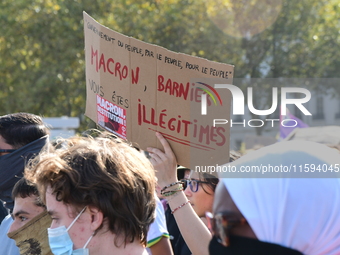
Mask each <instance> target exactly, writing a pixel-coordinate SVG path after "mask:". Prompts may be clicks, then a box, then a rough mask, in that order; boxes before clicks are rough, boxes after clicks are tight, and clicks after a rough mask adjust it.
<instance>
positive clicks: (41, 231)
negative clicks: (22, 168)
mask: <svg viewBox="0 0 340 255" xmlns="http://www.w3.org/2000/svg"><path fill="white" fill-rule="evenodd" d="M12 197H13V199H14V209H13V213H12V218H13V219H14V221H13V223H12V225H11V227H10V228H9V230H8V234H7V235H8V237H9V238H11V239H14V240H15V241H16V245H17V246H18V247H19V249H20V254H34V255H52V252H51V250H50V248H49V245H48V239H47V228H48V227H49V225H50V224H51V217H50V216H49V215H48V213H47V211H46V206H45V205H44V204H43V203H42V201H41V199H40V197H39V192H38V190H37V188H36V186H35V185H34V184H33V183H32V182H30V181H28V180H26V179H25V178H21V179H20V180H19V181H18V182H17V183H16V184H15V185H14V188H13V191H12Z"/></svg>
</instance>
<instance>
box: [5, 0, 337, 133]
mask: <svg viewBox="0 0 340 255" xmlns="http://www.w3.org/2000/svg"><path fill="white" fill-rule="evenodd" d="M270 2H272V1H266V0H242V1H241V0H240V1H236V0H233V1H232V0H166V1H161V0H147V1H141V0H124V1H123V0H113V1H112V0H110V1H109V0H97V1H89V0H15V1H13V0H2V1H1V3H0V51H1V58H0V100H1V107H0V115H2V114H6V113H10V112H17V111H27V112H32V113H36V114H41V115H43V116H45V117H50V116H61V115H67V116H72V117H74V116H78V117H81V120H82V123H83V127H86V125H87V122H90V121H89V120H88V119H86V118H83V117H82V116H83V113H84V109H85V74H84V73H85V71H84V70H85V68H84V65H85V61H84V37H83V21H82V11H86V12H87V13H88V14H90V15H91V16H93V17H94V18H95V19H97V20H98V21H99V22H100V23H102V24H104V25H106V26H108V27H110V28H111V29H114V30H116V31H118V32H121V33H123V34H125V35H129V36H132V37H135V38H137V39H140V40H143V41H146V42H149V43H154V44H157V45H160V46H163V47H165V48H168V49H170V50H173V51H177V52H183V53H187V54H191V55H195V56H199V57H204V58H207V59H210V60H214V61H218V62H224V63H228V64H233V65H235V77H238V78H244V77H252V78H266V77H271V78H279V77H324V78H327V77H339V69H340V60H339V59H340V57H339V54H340V53H339V51H338V47H339V46H338V45H339V43H340V23H339V18H340V17H339V15H340V5H339V3H338V1H337V0H300V1H289V0H282V1H280V0H277V1H276V5H275V6H274V7H273V8H270V6H269V7H268V8H267V7H266V5H268V3H270ZM274 14H275V15H274ZM269 16H273V17H274V19H273V20H271V21H270V22H269V21H268V20H269V18H266V17H269ZM265 22H267V23H268V24H269V25H267V26H265V27H264V28H263V26H264V25H263V23H265ZM248 26H249V28H248ZM256 26H258V27H261V29H258V30H259V31H260V32H259V31H257V30H256V29H255V28H256ZM254 27H255V28H254ZM247 29H248V30H247ZM230 31H231V32H230ZM244 31H246V32H244ZM247 31H251V32H247ZM254 31H255V32H254ZM255 105H256V104H255ZM262 107H265V106H262Z"/></svg>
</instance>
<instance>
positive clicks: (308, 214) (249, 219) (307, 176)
mask: <svg viewBox="0 0 340 255" xmlns="http://www.w3.org/2000/svg"><path fill="white" fill-rule="evenodd" d="M230 165H231V166H234V167H236V169H241V168H240V167H246V166H260V165H262V166H268V165H271V166H277V165H282V166H290V165H292V166H294V165H296V166H298V167H299V166H301V167H303V168H304V169H306V170H307V168H308V167H310V169H312V168H313V166H315V169H317V168H318V166H320V168H321V169H323V170H322V171H321V170H320V171H318V170H315V171H312V172H311V171H308V172H307V171H303V172H302V174H300V171H297V172H299V173H298V175H296V173H297V172H294V171H293V173H289V174H288V175H287V178H283V177H282V178H279V177H280V173H277V178H275V177H273V178H263V177H262V178H261V177H260V176H258V175H257V174H256V173H255V174H249V175H250V176H249V177H248V178H230V176H229V178H227V177H228V175H227V174H221V175H220V177H221V178H222V179H221V181H220V183H219V184H218V186H217V188H216V193H215V199H214V206H213V214H210V213H208V214H207V216H208V217H207V218H208V221H209V222H210V224H209V225H210V229H211V231H212V233H213V238H212V240H211V242H210V244H209V252H210V255H228V254H230V255H232V254H237V255H248V254H253V255H267V254H268V255H272V254H276V255H290V254H291V255H299V254H309V255H320V254H323V255H336V254H340V229H339V225H340V217H339V211H340V203H339V198H340V182H339V172H340V170H339V168H340V165H339V153H338V151H337V150H334V149H331V148H328V147H327V146H325V145H322V144H317V143H313V142H307V141H289V142H280V143H277V144H274V145H271V146H267V147H264V148H262V149H259V150H258V151H254V152H251V153H249V154H247V155H245V156H243V157H241V158H240V159H239V160H236V161H235V162H233V163H231V164H230ZM326 169H327V171H325V170H326ZM294 175H295V176H296V177H298V178H294ZM251 177H252V178H251Z"/></svg>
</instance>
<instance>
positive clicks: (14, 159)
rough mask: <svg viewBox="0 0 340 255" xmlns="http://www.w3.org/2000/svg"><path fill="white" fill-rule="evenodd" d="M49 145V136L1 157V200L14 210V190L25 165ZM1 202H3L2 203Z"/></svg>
mask: <svg viewBox="0 0 340 255" xmlns="http://www.w3.org/2000/svg"><path fill="white" fill-rule="evenodd" d="M46 143H48V136H44V137H42V138H40V139H38V140H36V141H33V142H31V143H29V144H27V145H25V146H23V147H21V148H19V149H17V150H16V151H14V152H12V153H9V154H5V155H3V156H0V200H2V201H3V202H6V208H8V209H10V210H11V211H12V210H13V206H14V202H13V199H12V189H13V186H14V184H15V183H16V182H17V181H19V179H20V178H21V177H22V176H23V172H24V168H25V164H26V163H27V162H28V161H29V159H30V158H32V157H33V156H34V155H36V154H38V153H39V152H40V150H41V149H42V147H43V146H44V145H45V144H46ZM0 202H1V201H0Z"/></svg>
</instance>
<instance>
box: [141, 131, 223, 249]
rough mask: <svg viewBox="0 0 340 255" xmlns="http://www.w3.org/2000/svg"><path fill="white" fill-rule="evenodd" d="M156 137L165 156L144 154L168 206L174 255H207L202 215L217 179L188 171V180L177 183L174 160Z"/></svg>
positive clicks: (151, 152)
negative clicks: (147, 157) (148, 160)
mask: <svg viewBox="0 0 340 255" xmlns="http://www.w3.org/2000/svg"><path fill="white" fill-rule="evenodd" d="M156 136H157V138H158V139H159V141H160V143H161V144H162V146H163V148H164V152H163V151H161V150H159V149H157V148H152V147H149V148H148V149H147V150H148V152H149V155H150V157H151V159H150V160H151V163H152V164H153V166H154V168H155V169H156V170H157V172H156V175H157V178H158V184H159V186H160V187H161V194H162V195H164V196H165V198H166V200H167V203H168V205H169V209H168V210H167V212H166V215H167V224H168V226H169V227H168V229H169V233H170V235H171V236H173V240H171V242H172V243H171V244H172V247H173V250H174V254H175V255H190V254H194V255H196V254H208V244H209V241H210V239H211V233H210V232H209V229H208V228H207V226H206V225H205V212H206V211H211V210H212V206H213V199H214V192H215V188H216V185H217V183H218V182H219V179H218V178H217V177H216V176H214V175H211V174H208V173H199V172H194V171H192V170H191V173H190V176H189V178H188V179H182V180H178V178H177V171H178V170H177V162H176V157H175V155H174V153H173V151H172V149H171V147H170V145H169V143H168V142H167V141H166V139H165V138H164V137H163V136H162V135H161V134H160V133H158V132H156ZM174 220H175V222H174ZM177 226H178V230H179V231H178V230H177ZM188 226H190V227H188Z"/></svg>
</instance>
